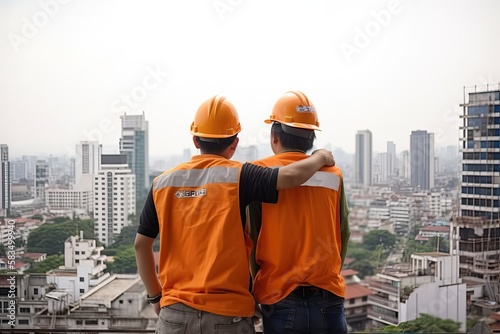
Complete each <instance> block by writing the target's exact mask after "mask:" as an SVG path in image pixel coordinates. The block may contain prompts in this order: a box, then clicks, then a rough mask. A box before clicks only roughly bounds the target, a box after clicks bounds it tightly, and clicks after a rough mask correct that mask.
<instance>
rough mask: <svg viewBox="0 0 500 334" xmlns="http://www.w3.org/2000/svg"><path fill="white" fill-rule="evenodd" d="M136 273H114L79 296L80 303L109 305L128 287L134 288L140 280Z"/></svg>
mask: <svg viewBox="0 0 500 334" xmlns="http://www.w3.org/2000/svg"><path fill="white" fill-rule="evenodd" d="M140 280H141V279H140V277H139V276H138V275H114V276H111V277H110V278H109V279H107V280H106V281H104V282H102V283H101V284H99V285H98V286H96V287H95V288H94V289H92V290H90V291H89V292H87V293H86V294H84V295H83V296H82V298H81V303H82V304H93V305H99V304H104V305H106V306H107V307H111V302H112V301H114V300H115V299H116V298H118V297H119V296H120V295H121V294H122V293H124V292H125V291H127V290H129V289H130V288H132V289H136V288H137V286H136V284H137V283H138V282H139V281H140Z"/></svg>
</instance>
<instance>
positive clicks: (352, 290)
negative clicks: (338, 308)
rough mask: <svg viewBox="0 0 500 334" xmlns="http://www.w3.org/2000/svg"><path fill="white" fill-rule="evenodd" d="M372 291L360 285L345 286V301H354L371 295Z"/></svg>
mask: <svg viewBox="0 0 500 334" xmlns="http://www.w3.org/2000/svg"><path fill="white" fill-rule="evenodd" d="M372 294H373V291H372V290H370V289H368V288H367V287H365V286H363V285H361V284H357V283H356V284H348V285H346V286H345V299H354V298H360V297H366V296H369V295H372Z"/></svg>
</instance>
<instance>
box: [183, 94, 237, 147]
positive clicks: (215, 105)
mask: <svg viewBox="0 0 500 334" xmlns="http://www.w3.org/2000/svg"><path fill="white" fill-rule="evenodd" d="M240 131H241V124H240V120H239V118H238V112H237V111H236V108H235V107H234V105H233V104H232V103H231V102H229V101H228V100H227V99H226V98H225V97H224V96H220V95H215V96H212V97H211V98H209V99H208V100H206V101H205V102H203V103H202V104H201V105H200V107H199V108H198V110H197V111H196V115H195V116H194V121H193V123H191V134H193V135H195V136H197V137H201V138H229V137H232V136H234V135H236V134H237V133H239V132H240Z"/></svg>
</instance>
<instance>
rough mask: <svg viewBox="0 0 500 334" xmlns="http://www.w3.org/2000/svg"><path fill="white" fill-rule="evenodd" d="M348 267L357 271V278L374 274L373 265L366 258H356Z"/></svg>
mask: <svg viewBox="0 0 500 334" xmlns="http://www.w3.org/2000/svg"><path fill="white" fill-rule="evenodd" d="M349 268H350V269H353V270H356V271H357V272H359V274H358V276H359V278H365V276H372V275H374V274H375V267H374V266H373V264H372V262H370V260H368V259H361V260H356V261H354V262H353V263H351V264H350V265H349Z"/></svg>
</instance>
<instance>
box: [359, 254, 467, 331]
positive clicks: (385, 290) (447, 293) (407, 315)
mask: <svg viewBox="0 0 500 334" xmlns="http://www.w3.org/2000/svg"><path fill="white" fill-rule="evenodd" d="M411 259H412V266H411V272H409V273H408V272H386V273H383V274H377V276H376V277H374V278H371V279H369V280H367V283H368V284H369V288H370V289H371V290H373V291H374V292H375V293H374V294H373V295H371V296H369V297H368V300H369V301H370V304H371V308H370V309H369V311H368V318H370V319H371V320H373V321H372V324H371V325H372V326H373V328H378V327H381V326H385V325H398V324H399V323H401V322H405V321H409V320H414V319H416V318H418V317H419V316H420V314H422V313H427V314H431V315H433V316H435V317H438V318H442V319H451V320H453V321H456V322H459V323H460V324H461V327H460V330H461V331H464V330H465V327H466V284H465V283H463V282H462V280H461V278H459V276H458V270H459V268H458V256H457V255H450V254H446V253H438V252H434V253H418V254H412V255H411Z"/></svg>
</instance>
